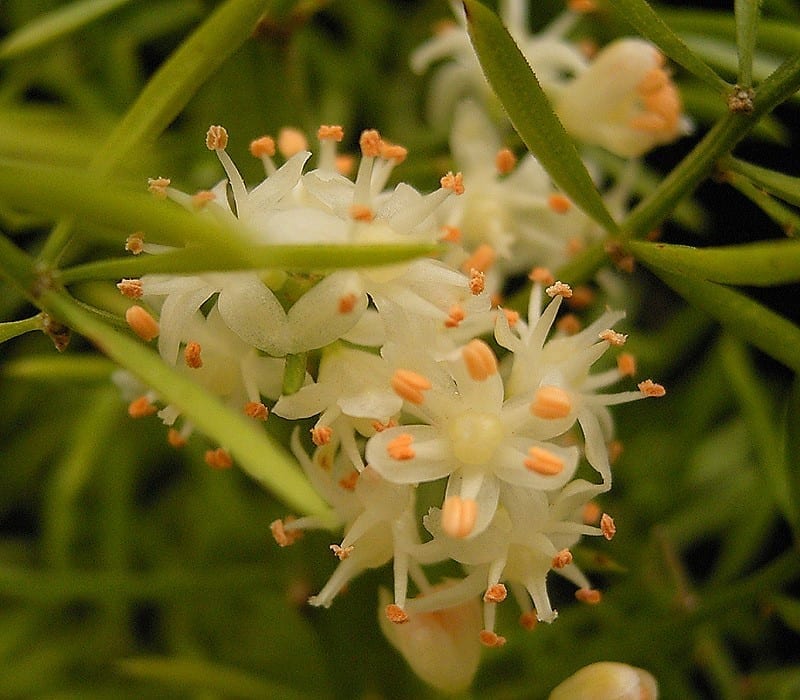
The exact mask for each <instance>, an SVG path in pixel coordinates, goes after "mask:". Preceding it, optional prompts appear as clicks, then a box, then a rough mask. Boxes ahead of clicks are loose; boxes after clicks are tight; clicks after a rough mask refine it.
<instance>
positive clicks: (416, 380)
mask: <svg viewBox="0 0 800 700" xmlns="http://www.w3.org/2000/svg"><path fill="white" fill-rule="evenodd" d="M390 384H391V385H392V389H394V393H395V394H397V395H398V396H399V397H400V398H403V399H405V400H406V401H409V402H411V403H413V404H417V405H419V404H421V403H423V402H424V401H425V396H424V395H423V394H422V392H423V391H427V390H428V389H430V388H431V386H432V385H431V382H430V380H429V379H428V378H427V377H425V376H423V375H421V374H418V373H417V372H414V371H412V370H410V369H397V370H395V372H394V374H393V375H392V378H391V380H390Z"/></svg>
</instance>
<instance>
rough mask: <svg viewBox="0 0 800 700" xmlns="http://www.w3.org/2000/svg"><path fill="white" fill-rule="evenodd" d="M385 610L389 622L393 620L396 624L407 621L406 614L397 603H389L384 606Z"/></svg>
mask: <svg viewBox="0 0 800 700" xmlns="http://www.w3.org/2000/svg"><path fill="white" fill-rule="evenodd" d="M385 612H386V617H387V618H388V620H389V622H394V623H395V624H396V625H400V624H402V623H403V622H408V614H407V613H406V611H405V610H403V608H401V607H400V606H399V605H395V604H394V603H391V604H389V605H387V606H386V610H385Z"/></svg>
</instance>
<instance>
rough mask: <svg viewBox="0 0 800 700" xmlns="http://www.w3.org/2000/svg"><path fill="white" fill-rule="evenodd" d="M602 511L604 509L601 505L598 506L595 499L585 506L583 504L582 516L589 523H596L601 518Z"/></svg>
mask: <svg viewBox="0 0 800 700" xmlns="http://www.w3.org/2000/svg"><path fill="white" fill-rule="evenodd" d="M602 512H603V511H602V510H601V509H600V506H598V505H597V504H596V503H595V502H594V501H589V502H588V503H587V504H586V505H585V506H583V513H581V518H582V519H583V522H584V523H586V524H587V525H594V524H595V523H596V522H597V521H598V520H599V519H600V515H601V514H602Z"/></svg>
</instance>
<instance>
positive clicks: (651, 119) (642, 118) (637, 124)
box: [628, 112, 667, 132]
mask: <svg viewBox="0 0 800 700" xmlns="http://www.w3.org/2000/svg"><path fill="white" fill-rule="evenodd" d="M628 126H630V127H631V129H636V130H637V131H654V132H658V131H665V130H666V128H667V120H666V119H665V118H664V117H663V116H661V115H660V114H656V113H655V112H645V113H643V114H640V115H638V116H636V117H633V118H632V119H631V120H630V121H629V122H628Z"/></svg>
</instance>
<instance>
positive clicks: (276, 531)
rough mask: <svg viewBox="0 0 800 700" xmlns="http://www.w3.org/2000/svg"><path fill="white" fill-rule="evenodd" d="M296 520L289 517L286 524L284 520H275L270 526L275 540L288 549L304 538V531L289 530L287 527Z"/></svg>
mask: <svg viewBox="0 0 800 700" xmlns="http://www.w3.org/2000/svg"><path fill="white" fill-rule="evenodd" d="M292 520H294V518H292V517H291V516H289V517H288V518H286V522H284V521H283V520H273V521H272V522H271V523H270V525H269V529H270V532H271V533H272V536H273V537H274V538H275V541H276V542H277V543H278V545H279V546H281V547H288V546H289V545H291V544H294V543H295V542H297V540H299V539H300V538H301V537H302V536H303V532H302V530H287V529H286V525H288V524H289V523H290V522H292Z"/></svg>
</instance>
